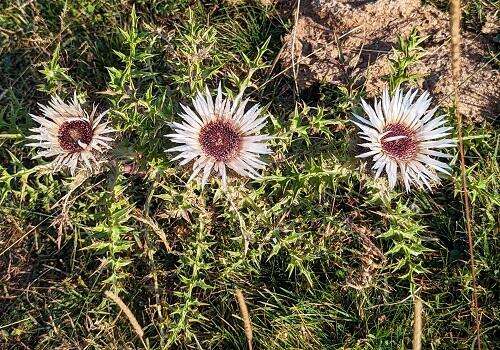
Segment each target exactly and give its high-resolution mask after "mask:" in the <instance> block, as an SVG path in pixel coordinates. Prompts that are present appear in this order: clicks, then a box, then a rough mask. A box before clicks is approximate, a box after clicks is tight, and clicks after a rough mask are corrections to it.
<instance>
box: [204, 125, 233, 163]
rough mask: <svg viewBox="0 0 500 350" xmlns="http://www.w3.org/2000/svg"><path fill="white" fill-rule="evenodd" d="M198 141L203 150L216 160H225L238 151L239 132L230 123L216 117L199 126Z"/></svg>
mask: <svg viewBox="0 0 500 350" xmlns="http://www.w3.org/2000/svg"><path fill="white" fill-rule="evenodd" d="M199 141H200V145H201V148H202V150H203V152H205V153H206V154H208V155H209V156H212V157H214V158H215V160H217V161H227V160H229V159H231V158H232V157H234V155H235V154H236V153H238V151H239V149H240V146H241V134H240V133H239V131H238V129H237V128H235V127H234V126H233V125H232V124H231V123H229V122H227V121H225V120H222V119H217V120H214V121H211V122H209V123H208V124H206V125H205V126H203V127H202V128H201V130H200V136H199Z"/></svg>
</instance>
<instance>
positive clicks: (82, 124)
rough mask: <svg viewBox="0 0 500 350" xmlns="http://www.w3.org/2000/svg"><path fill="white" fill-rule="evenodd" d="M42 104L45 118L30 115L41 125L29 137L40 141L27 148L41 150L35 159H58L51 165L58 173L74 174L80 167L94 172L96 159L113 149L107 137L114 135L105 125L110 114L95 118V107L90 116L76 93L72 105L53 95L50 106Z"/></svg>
mask: <svg viewBox="0 0 500 350" xmlns="http://www.w3.org/2000/svg"><path fill="white" fill-rule="evenodd" d="M38 105H39V106H40V109H41V111H42V114H43V116H36V115H33V114H30V115H31V117H32V118H33V120H35V121H36V122H37V123H39V124H40V126H39V127H37V128H33V129H30V131H32V132H34V133H35V134H34V135H30V136H28V137H27V138H28V139H32V140H36V142H33V143H29V144H27V145H26V146H31V147H36V148H40V149H39V150H38V154H37V155H36V156H35V157H33V159H36V158H40V157H53V156H55V159H54V160H53V161H52V162H51V165H52V166H53V167H54V170H59V169H61V168H64V167H67V168H69V170H70V172H71V174H72V175H74V174H75V170H76V169H77V167H78V168H82V169H84V170H88V171H93V170H94V169H95V166H96V165H97V163H98V160H97V159H96V156H98V155H99V154H100V153H102V152H104V150H107V149H110V148H111V146H110V144H109V142H110V141H113V138H111V137H109V136H105V135H106V134H110V133H112V132H114V130H113V128H112V127H110V126H108V124H109V123H110V122H109V121H107V122H102V118H103V117H104V116H105V115H106V113H107V111H105V112H103V113H101V114H99V115H98V116H97V117H95V115H96V110H97V107H96V106H94V108H93V109H92V112H91V113H90V115H89V114H88V113H87V112H86V111H84V110H83V109H82V106H81V105H80V103H79V102H78V100H77V98H76V92H75V95H74V97H73V100H72V101H70V103H69V104H67V103H64V102H63V100H62V99H61V98H60V97H59V96H52V98H51V100H50V101H49V104H48V106H45V105H42V104H38Z"/></svg>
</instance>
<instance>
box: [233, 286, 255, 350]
mask: <svg viewBox="0 0 500 350" xmlns="http://www.w3.org/2000/svg"><path fill="white" fill-rule="evenodd" d="M234 294H235V295H236V299H237V300H238V305H239V306H240V311H241V318H242V319H243V328H244V329H245V335H246V337H247V340H248V349H249V350H252V338H253V335H252V321H251V320H250V313H249V312H248V308H247V303H246V302H245V297H244V296H243V292H242V291H241V289H236V290H235V291H234Z"/></svg>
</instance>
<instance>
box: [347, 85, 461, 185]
mask: <svg viewBox="0 0 500 350" xmlns="http://www.w3.org/2000/svg"><path fill="white" fill-rule="evenodd" d="M417 92H418V91H417V90H415V91H412V90H409V91H408V92H406V94H404V93H403V92H402V91H401V90H400V89H399V88H398V89H397V90H396V91H395V93H394V95H393V97H390V96H389V91H388V89H387V88H386V89H385V90H384V92H383V94H382V99H381V101H378V100H377V99H375V103H374V107H375V108H372V107H371V106H370V105H369V104H367V103H366V102H365V101H364V100H362V101H361V103H362V106H363V110H364V111H365V113H366V115H367V116H368V118H363V117H361V116H359V115H356V114H354V116H355V117H356V119H357V121H353V122H354V123H355V124H356V125H357V126H358V127H359V128H360V129H361V131H360V133H359V134H360V135H361V138H362V139H363V140H365V141H367V142H365V143H361V144H360V146H363V147H366V148H368V149H369V151H368V152H366V153H363V154H360V155H358V157H361V158H366V157H373V161H374V165H373V169H375V170H376V174H375V178H378V177H379V176H380V175H381V174H382V172H383V171H384V170H385V172H386V173H387V177H388V180H389V187H390V188H393V187H394V186H395V185H396V183H397V180H398V178H400V179H402V181H403V183H404V186H405V188H406V191H409V190H410V187H411V185H415V186H416V187H419V188H428V189H429V190H431V189H432V186H433V185H436V184H439V183H440V179H439V177H438V173H444V174H448V175H449V174H450V173H449V170H451V169H450V167H449V166H448V164H447V163H445V162H442V161H440V160H437V159H436V158H438V157H440V158H445V159H446V158H451V156H450V155H448V154H446V153H443V152H442V151H440V149H443V148H447V147H455V145H456V142H455V141H454V140H453V139H450V138H447V137H448V136H449V135H450V134H451V132H450V130H451V129H452V127H447V126H445V123H446V120H445V116H444V115H442V116H438V117H435V116H434V113H435V112H436V110H437V107H435V108H433V109H430V110H429V107H430V104H431V98H430V97H429V94H428V92H424V93H423V94H422V95H421V96H420V97H419V98H418V99H417V100H415V98H416V96H417Z"/></svg>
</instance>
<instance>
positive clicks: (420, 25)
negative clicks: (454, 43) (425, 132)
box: [281, 0, 500, 120]
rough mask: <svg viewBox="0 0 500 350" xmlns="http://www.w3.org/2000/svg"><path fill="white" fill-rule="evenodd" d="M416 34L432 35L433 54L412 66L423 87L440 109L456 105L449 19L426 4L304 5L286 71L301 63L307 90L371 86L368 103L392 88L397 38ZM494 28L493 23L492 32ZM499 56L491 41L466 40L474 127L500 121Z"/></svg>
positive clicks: (363, 0) (361, 0)
mask: <svg viewBox="0 0 500 350" xmlns="http://www.w3.org/2000/svg"><path fill="white" fill-rule="evenodd" d="M413 28H416V29H417V30H418V31H419V33H420V34H421V35H423V36H428V38H427V40H426V41H425V42H424V44H423V46H424V49H425V52H426V55H425V56H424V57H423V58H422V59H421V61H420V62H419V63H417V64H416V65H414V66H413V67H412V71H413V72H415V73H419V74H422V75H423V77H422V78H421V79H419V81H418V84H419V86H420V87H421V88H423V89H426V90H429V91H430V93H431V94H432V95H433V96H434V98H435V99H436V100H437V102H438V103H439V104H441V105H442V106H450V105H451V104H452V99H451V96H452V89H453V87H452V83H451V74H450V57H449V44H450V34H449V22H448V14H447V13H444V12H442V11H440V10H438V9H436V8H435V7H433V6H431V5H422V4H421V1H420V0H302V1H301V7H300V11H299V16H298V21H297V23H296V25H295V28H294V29H293V30H292V32H291V33H290V34H288V35H287V36H286V37H285V38H284V45H285V48H284V50H283V54H282V57H281V62H282V65H283V68H287V67H290V66H291V65H292V63H293V62H295V63H296V64H297V63H298V68H297V66H296V69H295V77H296V78H297V81H298V86H299V88H301V89H305V88H307V87H310V86H311V85H313V84H315V83H318V82H323V83H327V84H340V85H344V84H348V83H352V82H358V83H359V82H363V81H364V82H366V90H367V94H368V96H374V95H377V94H379V93H380V92H381V90H382V89H383V87H384V86H385V84H386V82H385V81H384V80H383V77H384V76H385V75H387V74H389V72H390V64H389V58H390V57H391V55H392V50H391V48H392V47H393V46H395V44H396V41H397V35H398V34H399V35H403V36H406V35H408V34H409V33H410V32H411V30H412V29H413ZM491 28H495V27H494V26H492V24H491V23H489V24H488V28H487V29H488V32H490V31H491V30H492V29H491ZM497 28H498V26H497ZM292 47H293V48H294V50H292ZM493 49H494V48H493V44H492V43H491V41H490V40H489V38H488V37H487V36H486V35H483V34H475V33H470V32H464V33H463V38H462V79H461V106H460V108H461V112H462V113H463V114H464V115H466V116H468V117H470V118H472V119H474V120H483V119H484V118H496V117H497V116H498V115H499V114H500V104H499V103H498V102H497V100H498V90H499V88H498V87H499V86H500V73H499V71H498V70H495V69H494V67H493V64H492V62H493V61H494V60H492V59H491V57H492V56H493V55H492V54H491V52H492V50H493ZM292 52H293V55H294V57H293V60H292ZM289 72H290V75H294V74H293V70H292V69H290V70H289Z"/></svg>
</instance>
